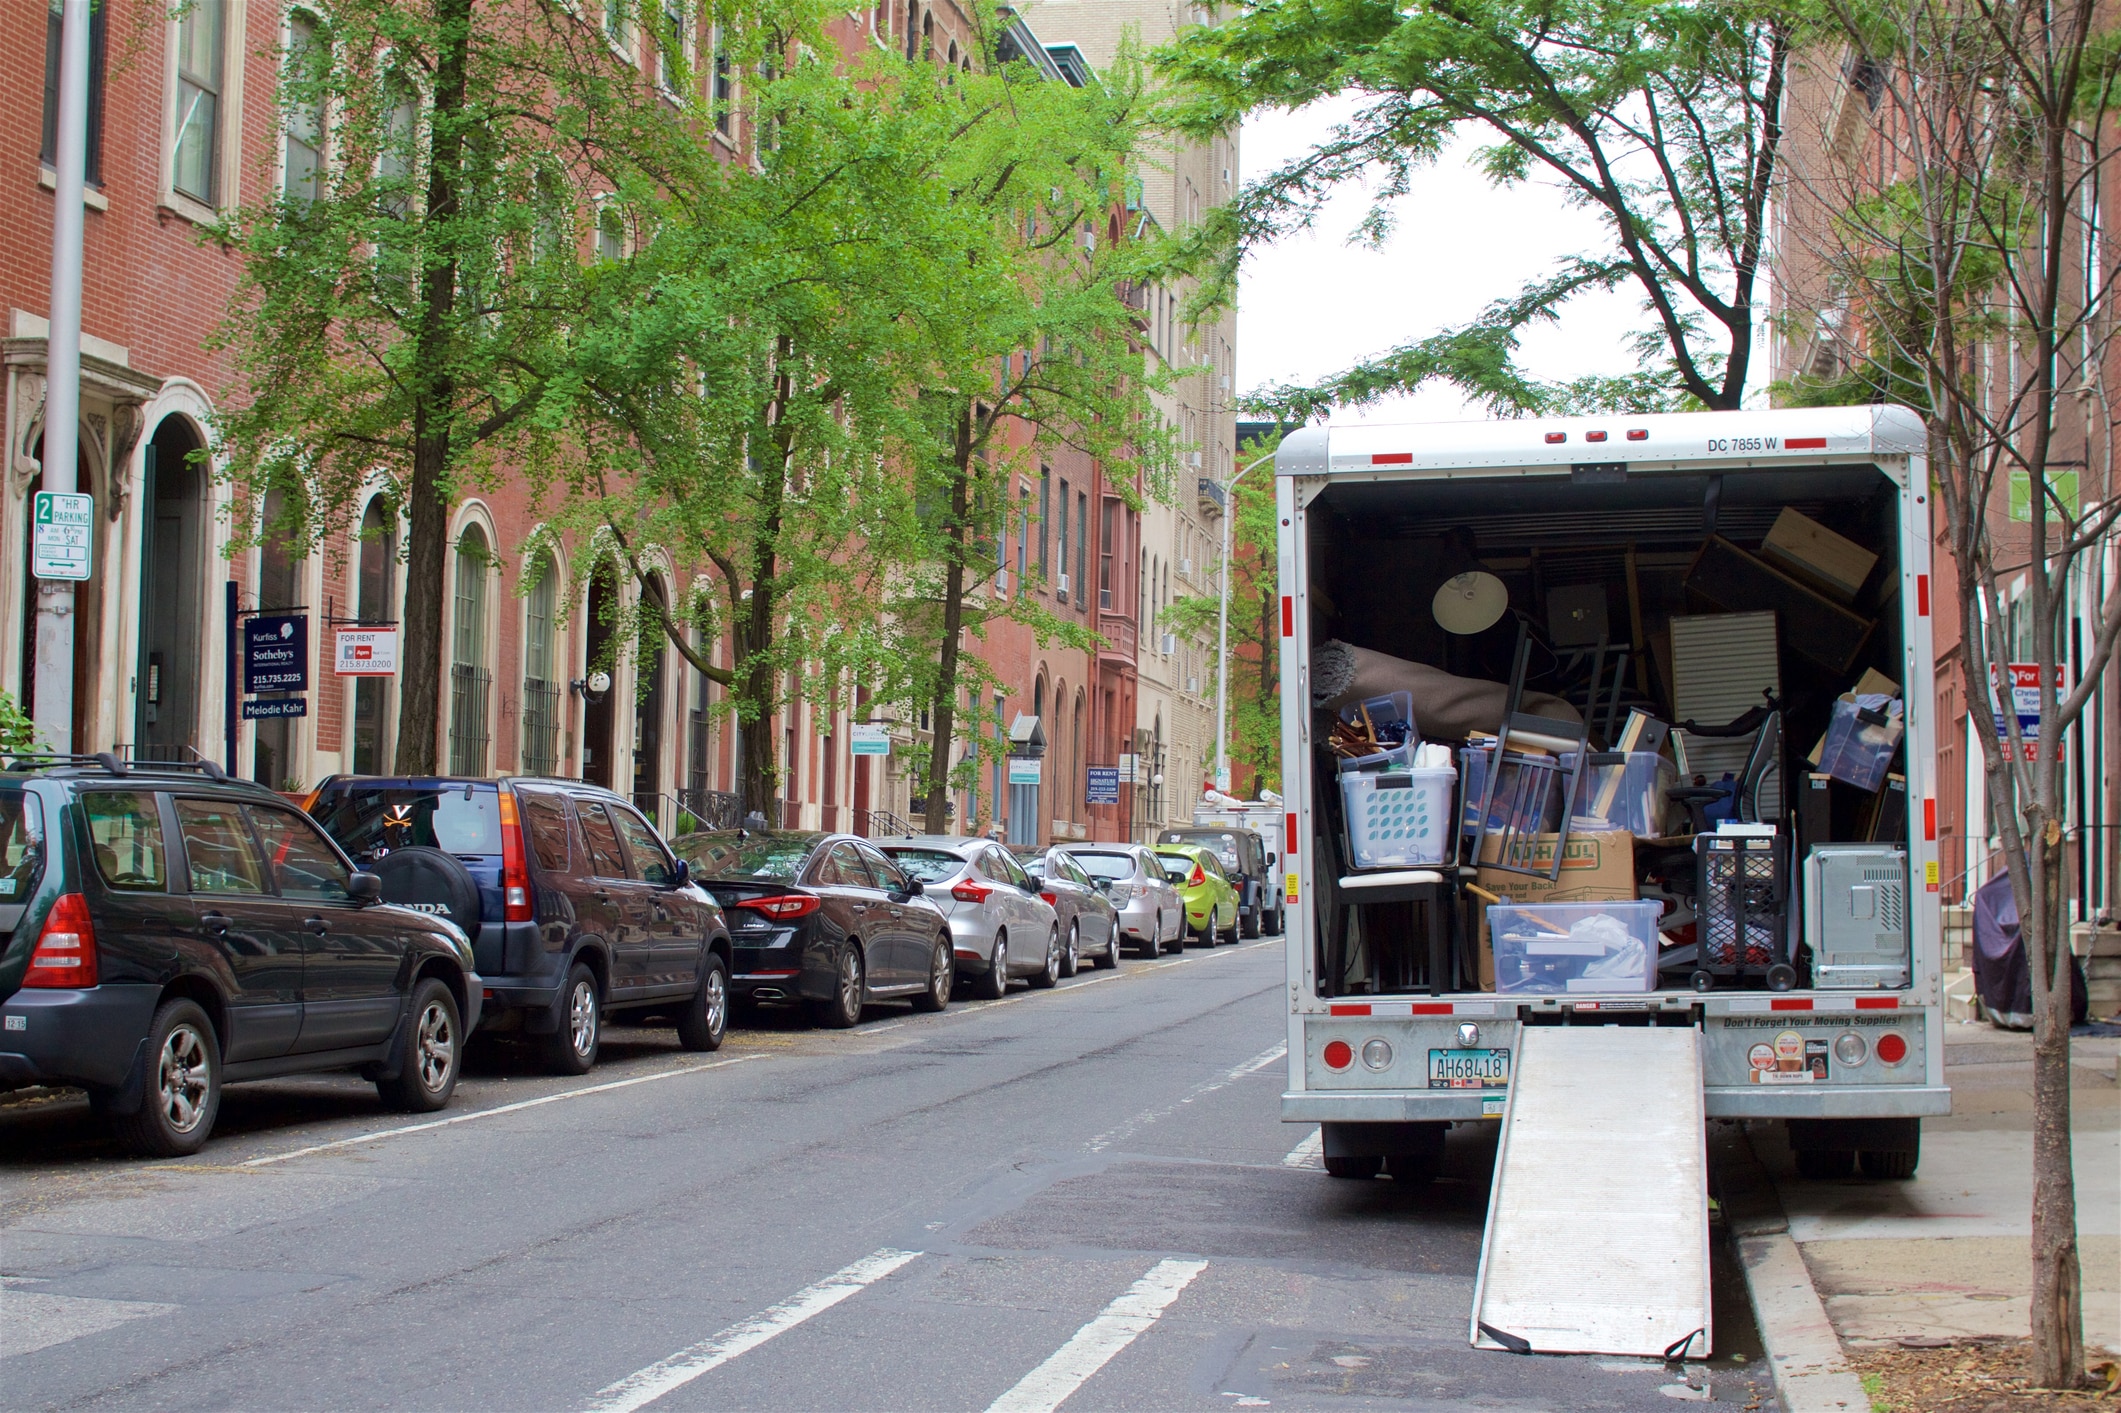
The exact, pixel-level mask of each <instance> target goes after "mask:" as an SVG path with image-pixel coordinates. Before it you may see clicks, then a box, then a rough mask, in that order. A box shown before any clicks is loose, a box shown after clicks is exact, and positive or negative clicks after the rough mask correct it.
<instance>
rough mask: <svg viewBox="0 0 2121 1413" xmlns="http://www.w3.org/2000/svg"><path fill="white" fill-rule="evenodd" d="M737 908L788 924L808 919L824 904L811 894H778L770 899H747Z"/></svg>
mask: <svg viewBox="0 0 2121 1413" xmlns="http://www.w3.org/2000/svg"><path fill="white" fill-rule="evenodd" d="M736 906H738V907H740V908H744V909H746V910H748V911H750V912H755V913H763V914H764V915H766V916H767V917H770V918H772V919H773V920H774V921H775V922H787V921H790V920H791V919H794V918H799V917H808V916H810V914H812V913H814V912H816V911H817V910H818V908H819V907H821V906H822V904H821V903H820V902H819V900H818V899H817V897H816V895H814V894H810V893H776V894H774V895H773V896H772V897H770V898H746V899H744V900H743V901H742V902H740V903H738V904H737V905H736Z"/></svg>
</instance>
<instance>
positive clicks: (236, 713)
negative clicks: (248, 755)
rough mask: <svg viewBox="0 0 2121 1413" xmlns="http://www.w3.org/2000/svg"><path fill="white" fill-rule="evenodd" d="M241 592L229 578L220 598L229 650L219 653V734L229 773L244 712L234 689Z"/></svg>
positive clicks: (239, 646)
mask: <svg viewBox="0 0 2121 1413" xmlns="http://www.w3.org/2000/svg"><path fill="white" fill-rule="evenodd" d="M242 593H243V591H242V590H241V589H240V588H238V587H237V585H236V581H235V580H233V579H231V580H229V581H228V587H227V589H226V590H225V593H224V598H223V607H224V609H225V610H226V620H227V626H228V632H227V644H228V651H227V652H225V653H223V654H222V655H221V656H222V665H221V677H222V693H221V695H222V698H223V700H224V701H225V702H226V703H227V707H228V709H227V710H226V711H224V712H223V713H222V716H223V718H224V725H223V729H222V737H223V744H224V745H225V746H226V747H227V754H226V759H227V761H228V773H229V774H230V775H234V774H235V773H236V732H237V730H238V729H239V727H240V725H241V722H242V715H243V694H242V693H241V692H240V691H238V690H237V688H238V687H240V686H241V685H242V684H241V683H240V682H239V681H238V680H237V677H236V663H237V662H238V661H239V660H240V659H241V654H242V652H243V644H242V638H241V634H242V631H243V627H242V625H243V599H242Z"/></svg>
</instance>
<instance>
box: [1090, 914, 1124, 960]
mask: <svg viewBox="0 0 2121 1413" xmlns="http://www.w3.org/2000/svg"><path fill="white" fill-rule="evenodd" d="M1090 965H1092V966H1094V967H1096V968H1097V969H1098V970H1099V971H1110V970H1111V969H1112V968H1113V967H1116V966H1118V965H1119V921H1118V919H1114V920H1113V923H1112V930H1111V931H1110V932H1107V933H1106V934H1105V950H1104V951H1103V952H1101V953H1099V954H1098V957H1097V960H1096V961H1094V962H1092V963H1090Z"/></svg>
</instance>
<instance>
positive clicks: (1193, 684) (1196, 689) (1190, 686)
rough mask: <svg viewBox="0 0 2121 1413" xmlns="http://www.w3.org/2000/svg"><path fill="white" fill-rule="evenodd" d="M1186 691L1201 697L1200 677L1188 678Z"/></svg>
mask: <svg viewBox="0 0 2121 1413" xmlns="http://www.w3.org/2000/svg"><path fill="white" fill-rule="evenodd" d="M1186 690H1187V691H1189V692H1191V693H1193V694H1194V695H1195V696H1199V695H1200V679H1199V678H1198V677H1188V678H1187V679H1186Z"/></svg>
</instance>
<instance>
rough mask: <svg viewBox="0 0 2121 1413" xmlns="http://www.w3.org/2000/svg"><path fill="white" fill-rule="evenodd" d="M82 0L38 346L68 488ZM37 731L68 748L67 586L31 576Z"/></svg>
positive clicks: (53, 438) (70, 24) (77, 328)
mask: <svg viewBox="0 0 2121 1413" xmlns="http://www.w3.org/2000/svg"><path fill="white" fill-rule="evenodd" d="M88 5H89V0H65V5H64V7H63V9H62V10H61V13H60V20H59V115H58V116H59V123H58V128H59V131H58V134H57V137H58V141H57V144H56V147H57V150H56V151H55V152H54V153H53V154H52V155H53V158H54V160H53V162H52V178H53V182H52V185H53V191H52V302H51V319H50V323H49V326H48V328H47V331H46V335H45V345H44V454H43V458H42V459H43V462H44V485H43V487H42V489H44V490H47V491H59V492H67V493H71V492H72V491H73V490H74V488H75V486H74V460H75V458H76V457H77V456H79V455H80V433H81V202H82V190H81V188H82V184H83V182H84V181H85V180H86V166H87V158H88V23H89V14H88ZM91 531H93V525H91ZM35 673H36V675H35V678H34V681H35V683H36V702H35V704H34V709H33V712H32V716H33V718H34V719H35V721H36V723H37V734H38V735H40V736H42V737H43V738H44V743H45V745H47V746H48V747H50V748H51V749H52V750H55V751H71V750H73V748H74V585H73V580H72V579H71V578H54V579H39V580H38V581H37V659H36V663H35Z"/></svg>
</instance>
